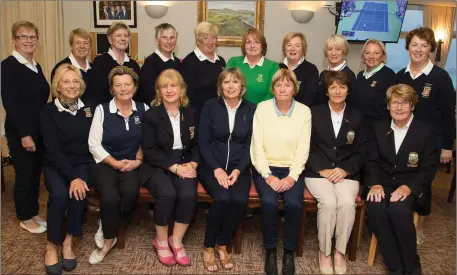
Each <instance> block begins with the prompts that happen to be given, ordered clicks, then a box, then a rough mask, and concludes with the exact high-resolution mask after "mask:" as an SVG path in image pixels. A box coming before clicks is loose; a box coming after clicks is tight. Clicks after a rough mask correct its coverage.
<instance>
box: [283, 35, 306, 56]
mask: <svg viewBox="0 0 457 275" xmlns="http://www.w3.org/2000/svg"><path fill="white" fill-rule="evenodd" d="M295 37H298V38H300V40H301V46H302V48H303V56H306V52H307V51H308V43H307V42H306V37H305V35H304V34H303V33H301V32H289V33H288V34H286V36H284V39H283V41H282V54H283V55H284V56H286V45H287V43H289V42H290V41H291V40H292V39H294V38H295Z"/></svg>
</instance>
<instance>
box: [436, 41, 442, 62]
mask: <svg viewBox="0 0 457 275" xmlns="http://www.w3.org/2000/svg"><path fill="white" fill-rule="evenodd" d="M442 45H443V40H442V39H440V40H438V45H436V54H435V61H436V62H440V61H441V46H442Z"/></svg>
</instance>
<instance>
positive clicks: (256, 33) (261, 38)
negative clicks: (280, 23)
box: [240, 28, 267, 56]
mask: <svg viewBox="0 0 457 275" xmlns="http://www.w3.org/2000/svg"><path fill="white" fill-rule="evenodd" d="M249 35H252V36H254V37H255V38H256V39H258V40H259V42H260V46H261V47H262V55H263V56H265V55H266V54H267V40H266V39H265V35H263V33H262V32H261V31H260V30H258V29H256V28H250V29H249V30H248V31H247V32H246V33H245V34H244V35H243V39H242V41H241V46H240V48H241V53H242V54H243V55H246V40H248V36H249Z"/></svg>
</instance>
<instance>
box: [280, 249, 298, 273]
mask: <svg viewBox="0 0 457 275" xmlns="http://www.w3.org/2000/svg"><path fill="white" fill-rule="evenodd" d="M282 275H295V257H294V252H292V253H290V252H286V251H284V256H283V258H282Z"/></svg>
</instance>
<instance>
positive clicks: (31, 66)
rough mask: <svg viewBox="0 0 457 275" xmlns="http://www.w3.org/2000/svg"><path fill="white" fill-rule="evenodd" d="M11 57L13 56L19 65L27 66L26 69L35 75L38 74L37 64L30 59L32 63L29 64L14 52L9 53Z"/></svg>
mask: <svg viewBox="0 0 457 275" xmlns="http://www.w3.org/2000/svg"><path fill="white" fill-rule="evenodd" d="M11 55H12V56H14V57H15V58H16V59H17V61H18V62H19V63H21V64H23V65H25V66H27V68H29V69H30V70H32V71H34V72H35V73H38V68H37V63H36V61H35V60H34V59H32V63H30V62H29V61H28V60H27V59H25V57H23V56H22V55H21V54H20V53H18V52H17V51H15V50H14V51H13V52H12V53H11Z"/></svg>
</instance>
